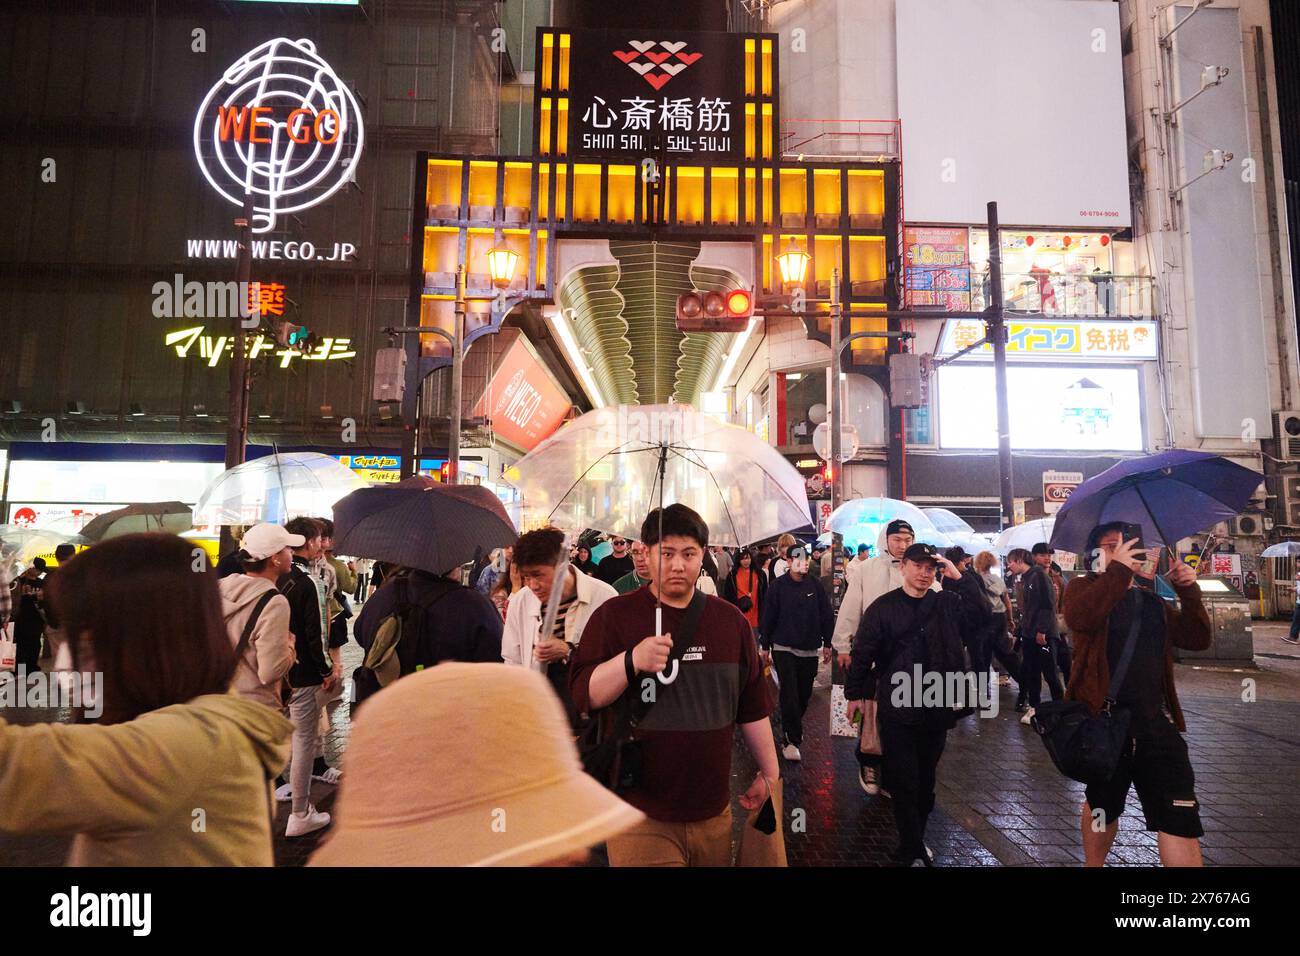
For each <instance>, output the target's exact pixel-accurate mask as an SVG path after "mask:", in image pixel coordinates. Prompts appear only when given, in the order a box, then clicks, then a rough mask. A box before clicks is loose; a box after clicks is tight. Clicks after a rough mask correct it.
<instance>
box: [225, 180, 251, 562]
mask: <svg viewBox="0 0 1300 956" xmlns="http://www.w3.org/2000/svg"><path fill="white" fill-rule="evenodd" d="M235 226H236V228H237V229H238V230H239V263H238V266H237V273H238V276H239V292H238V295H239V296H241V297H246V296H247V295H248V288H249V282H250V281H251V276H252V272H253V256H252V245H251V242H250V236H251V234H252V227H253V194H252V192H246V193H245V194H244V209H243V212H242V213H240V216H239V218H238V219H236V220H235ZM251 305H252V303H250V302H249V301H248V300H247V298H244V301H242V302H240V304H239V309H238V310H237V313H236V315H235V334H234V350H233V352H232V354H231V361H230V395H229V397H228V407H227V409H226V468H227V469H231V468H234V467H235V466H236V465H242V464H243V463H244V456H245V454H246V446H247V445H248V404H249V403H248V392H249V375H248V355H247V353H246V350H245V347H244V346H245V335H244V333H245V325H244V321H245V313H247V312H250V311H251ZM258 314H259V315H260V312H259V313H258ZM234 544H235V537H234V535H233V534H232V533H231V531H230V526H229V525H222V526H221V538H220V541H219V543H218V545H217V551H218V552H219V553H220V554H223V555H224V554H226V553H227V552H229V551H230V550H231V549H232V548H233V547H234Z"/></svg>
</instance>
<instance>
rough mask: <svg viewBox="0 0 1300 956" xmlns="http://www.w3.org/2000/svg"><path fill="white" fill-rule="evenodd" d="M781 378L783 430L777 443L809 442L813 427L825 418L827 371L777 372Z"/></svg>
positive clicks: (801, 443) (804, 443)
mask: <svg viewBox="0 0 1300 956" xmlns="http://www.w3.org/2000/svg"><path fill="white" fill-rule="evenodd" d="M778 378H779V379H784V395H785V415H784V416H783V418H784V423H785V431H784V432H783V433H782V434H781V435H778V436H777V444H779V445H807V446H809V447H811V446H812V436H813V430H814V429H815V428H816V427H817V426H818V425H820V424H821V423H822V422H824V421H826V373H825V372H818V371H812V372H779V373H778Z"/></svg>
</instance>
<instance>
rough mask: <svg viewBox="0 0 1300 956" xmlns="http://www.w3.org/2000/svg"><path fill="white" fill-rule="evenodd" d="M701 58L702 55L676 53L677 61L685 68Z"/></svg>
mask: <svg viewBox="0 0 1300 956" xmlns="http://www.w3.org/2000/svg"><path fill="white" fill-rule="evenodd" d="M702 56H704V54H703V53H678V54H677V59H679V60H681V61H682V62H683V63H685V64H686V65H687V66H690V65H691V64H692V63H694V62H695V61H696V60H698V59H699V58H700V57H702Z"/></svg>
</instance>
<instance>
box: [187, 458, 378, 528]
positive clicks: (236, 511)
mask: <svg viewBox="0 0 1300 956" xmlns="http://www.w3.org/2000/svg"><path fill="white" fill-rule="evenodd" d="M365 487H367V485H366V483H365V482H364V481H362V480H361V479H360V478H358V477H357V476H356V474H354V473H353V471H352V469H350V468H348V467H346V466H345V465H343V464H341V463H340V462H339V461H338V459H336V458H331V457H330V456H329V455H321V454H318V453H316V452H288V453H285V454H280V455H267V456H266V457H265V458H255V459H253V460H252V461H248V462H245V463H244V464H242V465H236V466H235V467H234V468H230V469H228V470H226V471H223V472H222V473H221V474H220V475H218V476H217V477H216V478H214V479H213V480H212V483H211V484H210V485H208V487H207V488H205V489H204V491H203V494H202V495H201V496H200V497H199V501H198V504H196V505H195V506H194V524H195V525H196V526H200V527H208V526H220V525H253V524H257V523H258V522H261V521H266V522H270V523H272V524H282V523H284V522H285V521H288V520H289V519H290V518H297V517H299V516H302V515H308V516H313V515H329V514H331V513H332V511H333V508H334V503H335V502H336V501H338V500H339V499H340V498H342V497H343V496H344V495H346V494H349V493H350V492H353V491H356V490H357V489H358V488H365Z"/></svg>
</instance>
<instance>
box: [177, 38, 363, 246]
mask: <svg viewBox="0 0 1300 956" xmlns="http://www.w3.org/2000/svg"><path fill="white" fill-rule="evenodd" d="M364 143H365V128H364V124H363V122H362V119H361V107H360V105H359V104H358V103H357V99H356V96H354V95H353V93H352V90H351V89H350V88H349V87H348V85H347V84H346V83H344V82H343V80H342V79H340V78H339V76H338V74H337V73H335V72H334V69H333V68H332V67H331V66H330V65H329V64H328V63H326V62H325V60H323V59H322V58H321V57H320V56H319V55H318V54H317V53H316V45H315V44H314V43H312V41H310V40H305V39H304V40H290V39H287V38H284V37H280V38H278V39H275V40H268V41H267V42H266V43H263V44H261V45H260V46H258V47H255V48H254V49H252V50H250V51H249V52H248V53H245V54H244V55H243V56H242V57H240V58H239V59H238V60H236V61H235V62H234V63H233V64H231V66H230V67H229V68H228V69H227V70H226V71H225V72H224V73H223V74H222V76H221V79H220V80H218V81H217V83H216V84H215V85H214V86H213V87H212V89H211V90H209V91H208V95H207V96H206V97H205V98H204V100H203V105H202V106H200V107H199V111H198V114H197V116H195V119H194V155H195V157H196V158H197V159H198V163H199V169H200V170H201V171H202V173H203V176H204V178H205V179H207V181H208V184H209V185H211V186H212V188H213V189H215V190H216V191H217V192H218V193H219V194H220V195H221V196H223V197H224V198H225V199H226V200H227V201H229V202H230V203H232V204H234V205H236V206H240V207H242V206H243V205H244V199H245V197H246V196H249V195H251V196H252V197H253V223H252V228H253V232H255V233H265V232H270V231H271V230H272V229H274V228H275V226H276V222H277V220H278V219H279V217H280V216H282V215H286V214H288V213H295V212H301V211H302V210H304V209H310V208H311V207H312V206H315V205H318V204H319V203H322V202H324V201H325V200H326V199H328V198H329V197H330V196H332V195H334V193H336V192H338V191H339V190H340V189H342V188H343V186H345V185H346V184H347V183H349V182H352V181H354V179H355V175H356V164H357V162H358V161H359V160H360V158H361V152H362V148H363V146H364Z"/></svg>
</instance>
